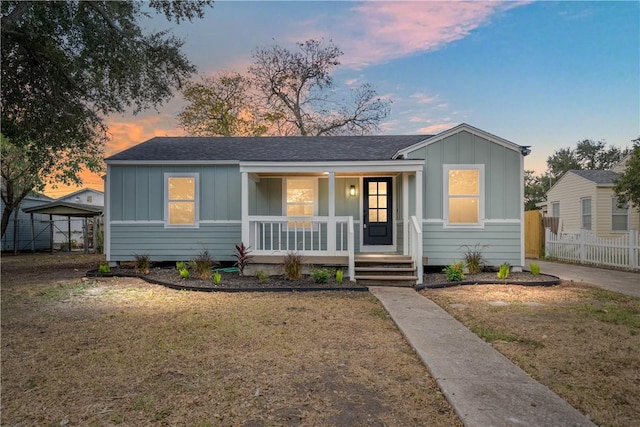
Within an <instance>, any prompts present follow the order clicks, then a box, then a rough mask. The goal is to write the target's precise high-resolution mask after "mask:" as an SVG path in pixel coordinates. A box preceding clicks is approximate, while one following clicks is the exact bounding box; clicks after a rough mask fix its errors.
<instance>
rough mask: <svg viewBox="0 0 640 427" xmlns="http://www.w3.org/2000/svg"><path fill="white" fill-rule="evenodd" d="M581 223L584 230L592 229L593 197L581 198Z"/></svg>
mask: <svg viewBox="0 0 640 427" xmlns="http://www.w3.org/2000/svg"><path fill="white" fill-rule="evenodd" d="M580 213H581V217H582V219H581V224H580V228H582V229H583V230H591V197H587V198H584V199H580Z"/></svg>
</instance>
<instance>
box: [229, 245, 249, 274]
mask: <svg viewBox="0 0 640 427" xmlns="http://www.w3.org/2000/svg"><path fill="white" fill-rule="evenodd" d="M249 249H251V246H245V245H244V243H242V242H240V243H239V244H237V245H236V249H235V251H234V252H233V256H234V257H235V258H236V264H235V265H236V267H238V271H239V272H240V275H241V276H244V268H245V267H246V266H247V264H249V260H251V258H252V256H251V255H249V254H250V253H251V251H250V250H249Z"/></svg>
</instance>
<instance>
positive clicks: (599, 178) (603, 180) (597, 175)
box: [569, 169, 620, 185]
mask: <svg viewBox="0 0 640 427" xmlns="http://www.w3.org/2000/svg"><path fill="white" fill-rule="evenodd" d="M569 172H573V173H575V174H576V175H578V176H581V177H582V178H585V179H588V180H589V181H591V182H594V183H596V184H599V185H608V184H613V183H614V182H615V181H616V179H618V178H619V177H620V174H619V173H617V172H613V171H603V170H575V169H572V170H571V171H569Z"/></svg>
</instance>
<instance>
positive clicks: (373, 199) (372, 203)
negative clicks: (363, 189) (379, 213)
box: [369, 196, 378, 208]
mask: <svg viewBox="0 0 640 427" xmlns="http://www.w3.org/2000/svg"><path fill="white" fill-rule="evenodd" d="M369 207H370V208H377V207H378V196H369Z"/></svg>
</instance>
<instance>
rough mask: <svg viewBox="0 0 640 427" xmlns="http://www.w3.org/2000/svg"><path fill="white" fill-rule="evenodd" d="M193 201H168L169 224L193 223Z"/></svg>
mask: <svg viewBox="0 0 640 427" xmlns="http://www.w3.org/2000/svg"><path fill="white" fill-rule="evenodd" d="M195 222H196V212H195V203H194V202H169V224H176V225H185V224H195Z"/></svg>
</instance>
